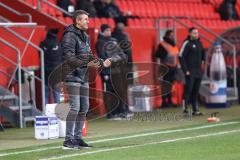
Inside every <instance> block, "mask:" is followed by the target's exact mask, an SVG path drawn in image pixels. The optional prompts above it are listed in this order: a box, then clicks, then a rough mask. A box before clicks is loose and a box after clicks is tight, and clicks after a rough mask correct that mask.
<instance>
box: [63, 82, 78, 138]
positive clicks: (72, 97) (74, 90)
mask: <svg viewBox="0 0 240 160" xmlns="http://www.w3.org/2000/svg"><path fill="white" fill-rule="evenodd" d="M67 91H68V101H69V105H70V110H69V113H68V115H67V119H66V137H65V140H66V141H68V140H74V125H75V121H76V117H77V115H78V112H79V110H80V85H79V84H78V85H77V84H76V85H75V84H74V83H68V84H67Z"/></svg>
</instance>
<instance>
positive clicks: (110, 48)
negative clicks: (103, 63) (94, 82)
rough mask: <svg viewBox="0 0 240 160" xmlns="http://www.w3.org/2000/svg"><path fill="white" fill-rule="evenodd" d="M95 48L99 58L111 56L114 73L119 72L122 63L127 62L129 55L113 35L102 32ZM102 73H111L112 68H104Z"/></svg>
mask: <svg viewBox="0 0 240 160" xmlns="http://www.w3.org/2000/svg"><path fill="white" fill-rule="evenodd" d="M95 48H96V51H97V54H98V57H99V58H101V59H103V60H106V59H108V58H111V61H112V65H111V68H112V73H113V72H115V71H116V72H117V69H119V67H120V65H121V64H122V63H127V55H126V54H125V53H124V52H123V50H122V49H121V48H120V47H119V46H118V43H117V39H115V38H113V37H104V36H103V35H102V34H101V33H100V34H99V36H98V41H97V43H96V46H95ZM101 75H110V68H104V69H103V70H102V72H101Z"/></svg>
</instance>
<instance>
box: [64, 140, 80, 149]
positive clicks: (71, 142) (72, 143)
mask: <svg viewBox="0 0 240 160" xmlns="http://www.w3.org/2000/svg"><path fill="white" fill-rule="evenodd" d="M62 149H64V150H67V149H79V145H78V144H77V143H76V142H75V141H74V140H66V141H64V142H63V147H62Z"/></svg>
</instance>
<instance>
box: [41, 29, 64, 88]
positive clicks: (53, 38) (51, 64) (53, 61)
mask: <svg viewBox="0 0 240 160" xmlns="http://www.w3.org/2000/svg"><path fill="white" fill-rule="evenodd" d="M40 47H41V48H42V49H43V51H44V66H45V68H44V69H45V82H46V83H47V82H48V77H49V75H50V73H51V72H52V71H53V70H54V69H55V68H56V67H57V66H58V65H60V64H61V62H62V50H61V45H60V42H59V41H58V39H57V34H55V33H53V32H52V31H51V30H49V31H48V33H47V36H46V38H45V40H44V41H42V42H41V44H40Z"/></svg>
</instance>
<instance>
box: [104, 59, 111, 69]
mask: <svg viewBox="0 0 240 160" xmlns="http://www.w3.org/2000/svg"><path fill="white" fill-rule="evenodd" d="M110 60H111V59H110V58H108V59H106V60H105V61H104V62H103V66H104V67H106V68H108V67H110V66H111V64H112V62H111V61H110Z"/></svg>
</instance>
